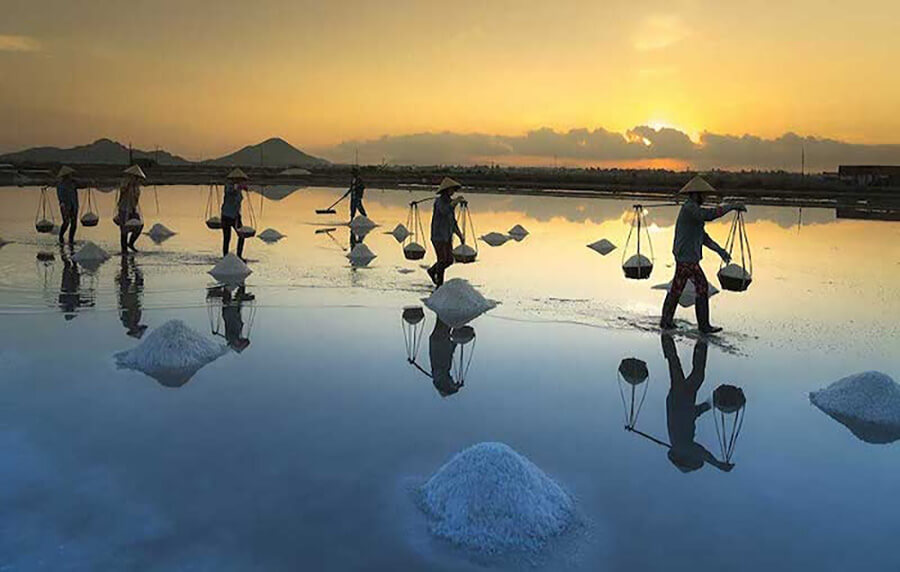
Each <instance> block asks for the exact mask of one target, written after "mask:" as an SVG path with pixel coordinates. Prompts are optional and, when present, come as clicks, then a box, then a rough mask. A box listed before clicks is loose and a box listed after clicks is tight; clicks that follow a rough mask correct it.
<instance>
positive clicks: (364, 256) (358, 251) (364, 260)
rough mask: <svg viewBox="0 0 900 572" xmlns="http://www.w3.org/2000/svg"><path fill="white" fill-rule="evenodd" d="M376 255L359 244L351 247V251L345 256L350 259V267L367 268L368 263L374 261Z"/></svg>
mask: <svg viewBox="0 0 900 572" xmlns="http://www.w3.org/2000/svg"><path fill="white" fill-rule="evenodd" d="M376 256H377V255H376V254H375V253H374V252H372V251H371V250H370V249H369V247H368V246H366V245H365V244H363V243H362V242H360V243H359V244H357V245H356V246H354V247H353V250H351V251H350V253H349V254H348V255H347V258H348V259H350V265H351V266H368V264H369V263H370V262H372V261H373V260H375V257H376Z"/></svg>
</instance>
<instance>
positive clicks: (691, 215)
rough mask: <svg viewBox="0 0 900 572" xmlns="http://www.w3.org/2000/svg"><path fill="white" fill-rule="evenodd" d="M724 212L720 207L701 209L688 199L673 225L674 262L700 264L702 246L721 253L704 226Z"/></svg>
mask: <svg viewBox="0 0 900 572" xmlns="http://www.w3.org/2000/svg"><path fill="white" fill-rule="evenodd" d="M725 212H726V210H725V208H724V207H722V206H717V207H702V206H700V205H699V204H697V202H696V201H694V200H693V199H688V200H687V202H685V203H684V205H682V207H681V211H680V212H679V213H678V220H677V221H676V223H675V242H674V244H673V245H672V254H674V255H675V262H687V263H696V262H700V260H701V259H702V258H703V247H704V246H706V247H707V248H710V249H712V250H715V251H716V252H719V253H721V252H722V247H721V246H719V245H718V244H716V242H715V241H714V240H713V239H711V238H710V237H709V235H708V234H706V230H705V225H706V222H707V221H710V220H715V219H717V218H719V217H721V216H722V215H724V214H725Z"/></svg>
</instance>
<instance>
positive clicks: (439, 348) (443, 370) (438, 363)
mask: <svg viewBox="0 0 900 572" xmlns="http://www.w3.org/2000/svg"><path fill="white" fill-rule="evenodd" d="M455 351H456V344H455V343H454V342H453V340H451V339H450V326H448V325H447V324H445V323H444V322H442V321H441V320H440V318H438V319H437V320H435V324H434V330H433V331H432V332H431V336H430V337H429V338H428V357H429V359H430V360H431V382H432V383H433V384H434V388H435V389H437V391H438V393H440V394H441V397H447V396H449V395H453V394H454V393H456V392H458V391H459V389H460V388H461V387H462V386H463V380H460V381H459V382H458V383H457V382H456V381H454V380H453V375H452V373H451V370H452V368H453V354H454V352H455Z"/></svg>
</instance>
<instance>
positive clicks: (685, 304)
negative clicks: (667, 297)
mask: <svg viewBox="0 0 900 572" xmlns="http://www.w3.org/2000/svg"><path fill="white" fill-rule="evenodd" d="M671 288H672V282H671V281H670V282H666V283H665V284H657V285H656V286H654V287H653V289H654V290H665V291H666V292H668V291H669V290H670V289H671ZM718 293H719V289H718V288H716V287H715V286H713V285H712V284H710V285H709V297H710V298H712V297H713V296H715V295H716V294H718ZM696 303H697V289H696V288H694V283H693V282H691V281H690V280H688V281H687V283H686V284H685V285H684V290H682V291H681V296H680V297H679V298H678V305H679V306H681V307H682V308H690V307H691V306H693V305H694V304H696Z"/></svg>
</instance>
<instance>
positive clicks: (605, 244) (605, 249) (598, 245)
mask: <svg viewBox="0 0 900 572" xmlns="http://www.w3.org/2000/svg"><path fill="white" fill-rule="evenodd" d="M587 247H588V248H590V249H591V250H594V251H596V252H599V253H600V254H602V255H603V256H606V255H607V254H609V253H610V252H612V251H613V250H615V249H616V245H615V244H613V243H611V242H610V241H608V240H606V239H605V238H602V239H600V240H598V241H597V242H593V243H591V244H589V245H587Z"/></svg>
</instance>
